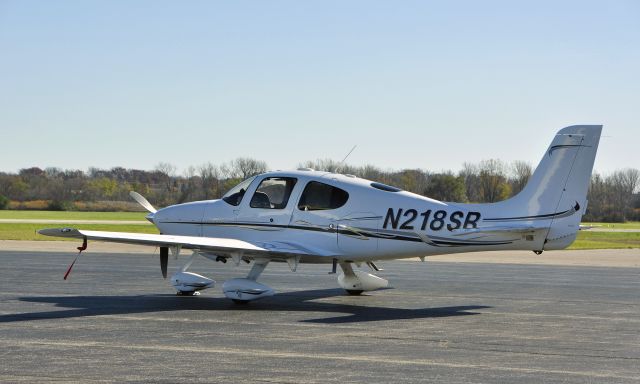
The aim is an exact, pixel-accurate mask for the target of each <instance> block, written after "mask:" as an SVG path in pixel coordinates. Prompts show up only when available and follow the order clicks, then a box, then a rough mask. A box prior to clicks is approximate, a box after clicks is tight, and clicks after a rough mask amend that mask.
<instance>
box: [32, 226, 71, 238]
mask: <svg viewBox="0 0 640 384" xmlns="http://www.w3.org/2000/svg"><path fill="white" fill-rule="evenodd" d="M38 234H40V235H44V236H53V237H82V234H81V233H80V231H78V230H77V229H75V228H44V229H39V230H38Z"/></svg>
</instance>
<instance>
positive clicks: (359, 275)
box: [338, 262, 389, 296]
mask: <svg viewBox="0 0 640 384" xmlns="http://www.w3.org/2000/svg"><path fill="white" fill-rule="evenodd" d="M340 268H341V269H342V272H343V273H341V274H340V275H339V276H338V285H340V287H342V288H344V290H345V291H347V293H348V294H349V295H354V296H357V295H360V294H361V293H362V292H364V291H373V290H376V289H379V288H384V287H386V286H387V285H389V282H388V281H387V280H385V279H383V278H380V277H378V276H376V275H372V274H370V273H367V272H364V271H360V270H358V269H356V270H354V269H353V263H346V262H345V263H340Z"/></svg>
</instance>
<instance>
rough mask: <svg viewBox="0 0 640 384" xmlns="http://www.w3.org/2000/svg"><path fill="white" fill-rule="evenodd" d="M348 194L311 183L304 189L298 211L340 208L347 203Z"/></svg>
mask: <svg viewBox="0 0 640 384" xmlns="http://www.w3.org/2000/svg"><path fill="white" fill-rule="evenodd" d="M348 199H349V193H347V191H343V190H342V189H340V188H336V187H333V186H331V185H328V184H323V183H319V182H317V181H311V182H309V184H307V186H306V187H304V191H303V192H302V196H300V201H299V202H298V209H300V210H303V211H319V210H323V209H336V208H340V207H342V206H343V205H345V204H346V203H347V200H348Z"/></svg>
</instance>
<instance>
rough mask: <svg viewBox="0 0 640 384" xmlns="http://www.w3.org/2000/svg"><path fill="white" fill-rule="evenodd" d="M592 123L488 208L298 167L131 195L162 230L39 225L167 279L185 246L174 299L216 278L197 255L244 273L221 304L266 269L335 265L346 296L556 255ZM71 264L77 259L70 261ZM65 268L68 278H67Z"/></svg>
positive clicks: (574, 205) (571, 235)
mask: <svg viewBox="0 0 640 384" xmlns="http://www.w3.org/2000/svg"><path fill="white" fill-rule="evenodd" d="M601 131H602V126H601V125H576V126H570V127H567V128H564V129H562V130H560V131H559V132H558V133H557V134H556V136H555V137H554V138H553V141H552V142H551V145H550V146H549V148H548V149H547V150H546V151H545V152H544V155H543V156H542V160H541V161H540V163H539V165H538V167H537V168H536V170H535V172H534V173H533V175H532V176H531V178H530V179H529V181H528V183H527V185H526V186H525V187H524V189H523V190H522V191H521V192H520V193H518V194H517V195H516V196H514V197H512V198H510V199H508V200H505V201H501V202H497V203H490V204H463V203H451V202H441V201H437V200H434V199H430V198H428V197H424V196H420V195H417V194H414V193H410V192H406V191H402V190H400V189H398V188H395V187H392V186H389V185H385V184H381V183H377V182H373V181H370V180H365V179H361V178H358V177H355V176H352V175H343V174H337V173H331V172H319V171H314V170H312V169H298V170H297V171H289V172H281V171H275V172H267V173H264V174H261V175H258V176H254V177H251V178H249V179H246V180H244V181H242V182H241V183H240V184H238V185H237V186H235V187H234V188H232V189H231V190H230V191H229V192H227V193H226V194H225V195H224V196H223V197H222V198H221V199H219V200H207V201H196V202H191V203H186V204H177V205H172V206H169V207H166V208H163V209H160V210H156V209H155V208H154V207H153V206H152V205H151V204H150V203H149V202H148V201H147V200H146V199H145V198H144V197H142V196H141V195H139V194H137V193H135V192H132V193H131V195H132V197H133V198H134V199H136V200H137V201H138V202H139V203H140V204H141V205H142V206H143V207H145V208H146V209H147V210H148V211H149V212H150V213H149V215H148V216H147V219H148V220H149V221H151V222H152V223H153V224H155V225H156V226H157V227H158V229H159V230H160V233H161V234H159V235H152V234H139V233H124V232H104V231H87V230H82V229H74V228H55V229H42V230H40V231H39V233H40V234H42V235H47V236H58V237H73V238H78V239H82V240H83V245H82V246H81V247H79V248H78V249H79V250H80V252H82V250H84V249H86V247H87V240H99V241H108V242H116V243H129V244H143V245H149V246H155V247H159V249H160V265H161V270H162V274H163V276H164V277H165V278H166V277H167V260H168V255H169V252H171V253H173V254H174V255H175V256H177V255H178V254H179V253H180V252H181V250H185V249H188V250H191V251H192V255H191V257H190V258H189V259H188V261H187V262H186V263H185V264H184V265H183V266H182V267H181V268H180V269H179V270H178V271H177V272H176V273H175V274H173V276H172V277H171V283H172V285H173V286H174V287H175V289H177V291H178V294H184V295H192V294H194V293H197V292H198V291H200V290H203V289H207V288H211V287H213V286H214V283H215V282H214V281H213V280H212V279H209V278H207V277H204V276H201V275H198V274H196V273H193V272H187V269H188V268H189V267H190V266H191V263H192V262H193V260H194V258H195V257H198V256H202V257H205V258H207V259H210V260H212V261H220V262H223V263H226V262H227V261H229V260H230V261H232V262H233V263H234V264H235V265H238V264H239V263H241V262H246V263H251V262H253V266H252V268H251V270H250V272H249V274H248V275H247V276H246V277H244V278H235V279H230V280H227V281H225V282H224V284H223V285H222V290H223V292H224V294H225V296H226V297H228V298H230V299H232V300H234V301H235V302H238V303H246V302H249V301H252V300H256V299H260V298H264V297H267V296H271V295H273V294H274V293H275V292H274V290H273V289H272V288H270V287H268V286H266V285H264V284H261V283H258V282H257V279H258V277H259V276H260V274H261V273H262V271H263V270H264V269H265V267H266V266H267V265H268V264H269V263H270V262H286V263H288V265H289V267H290V268H291V271H294V272H295V271H296V269H297V268H298V266H299V264H301V263H317V264H323V263H326V264H328V265H331V273H335V272H336V270H337V267H338V266H339V267H340V269H341V273H340V274H339V275H338V285H340V287H342V288H343V289H345V290H346V291H347V292H348V293H350V294H360V293H362V292H363V291H372V290H375V289H379V288H383V287H386V286H387V284H388V282H387V280H385V279H382V278H380V277H378V276H376V275H374V274H372V273H368V272H365V271H363V270H360V269H359V268H358V267H359V266H360V265H362V264H366V265H368V266H369V267H370V268H371V269H372V270H373V271H372V272H375V271H378V270H379V268H378V266H377V265H376V264H375V262H378V261H380V260H390V259H400V258H414V257H419V258H421V259H422V261H424V257H425V256H430V255H438V254H447V253H458V252H476V251H490V250H532V251H534V252H535V253H537V254H540V253H541V252H542V251H544V250H552V249H562V248H566V247H567V246H569V245H570V244H571V243H572V242H573V241H574V240H575V238H576V233H577V231H578V230H579V227H580V219H581V217H582V215H583V214H584V212H585V208H586V206H587V200H586V197H587V188H588V186H589V180H590V178H591V172H592V170H593V163H594V160H595V156H596V151H597V148H598V143H599V141H600V134H601ZM74 263H75V260H74ZM72 266H73V264H71V266H70V267H69V270H68V271H67V274H66V275H65V278H66V277H67V275H68V273H69V272H70V270H71V267H72Z"/></svg>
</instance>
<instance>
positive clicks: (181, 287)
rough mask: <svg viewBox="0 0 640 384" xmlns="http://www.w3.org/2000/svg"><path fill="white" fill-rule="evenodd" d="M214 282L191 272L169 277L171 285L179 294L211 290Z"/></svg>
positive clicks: (178, 273)
mask: <svg viewBox="0 0 640 384" xmlns="http://www.w3.org/2000/svg"><path fill="white" fill-rule="evenodd" d="M215 283H216V282H215V281H214V280H212V279H210V278H208V277H204V276H202V275H198V274H197V273H193V272H177V273H174V274H173V276H171V284H172V285H173V286H174V287H175V288H176V289H177V290H178V291H180V292H196V291H201V290H203V289H207V288H211V287H213V286H214V285H215Z"/></svg>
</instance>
